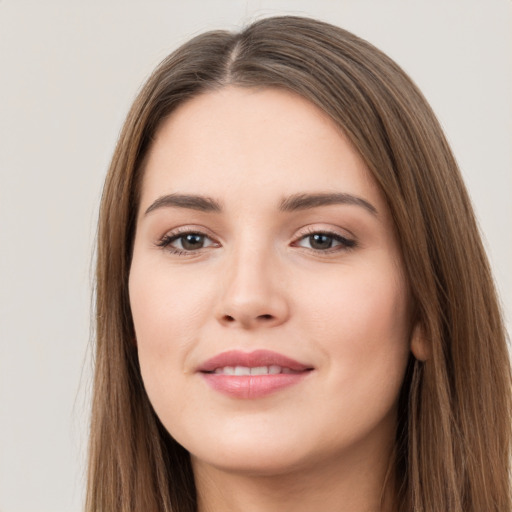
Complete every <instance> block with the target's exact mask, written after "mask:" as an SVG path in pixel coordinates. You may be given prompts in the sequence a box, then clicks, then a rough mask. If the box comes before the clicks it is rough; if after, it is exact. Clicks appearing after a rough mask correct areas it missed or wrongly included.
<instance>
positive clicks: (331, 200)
mask: <svg viewBox="0 0 512 512" xmlns="http://www.w3.org/2000/svg"><path fill="white" fill-rule="evenodd" d="M331 204H348V205H354V206H361V207H362V208H364V209H365V210H368V211H369V212H370V213H371V214H373V215H378V212H377V208H375V206H373V204H371V203H370V202H368V201H367V200H366V199H363V198H362V197H357V196H354V195H352V194H345V193H342V192H333V193H318V194H293V195H291V196H289V197H287V198H286V199H283V201H281V204H280V206H279V209H280V210H281V211H283V212H293V211H297V210H309V209H310V208H317V207H319V206H329V205H331Z"/></svg>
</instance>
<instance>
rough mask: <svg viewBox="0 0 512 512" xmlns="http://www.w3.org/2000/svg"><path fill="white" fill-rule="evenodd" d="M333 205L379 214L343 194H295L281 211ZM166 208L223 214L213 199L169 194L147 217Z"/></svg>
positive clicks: (367, 203) (150, 207)
mask: <svg viewBox="0 0 512 512" xmlns="http://www.w3.org/2000/svg"><path fill="white" fill-rule="evenodd" d="M332 204H344V205H354V206H360V207H362V208H364V209H365V210H367V211H368V212H370V213H371V214H373V215H377V214H378V212H377V208H375V206H373V204H371V203H370V202H368V201H367V200H366V199H363V198H361V197H357V196H354V195H352V194H345V193H342V192H335V193H316V194H307V193H299V194H293V195H291V196H289V197H286V198H285V199H283V200H282V201H281V203H280V205H279V210H280V211H282V212H293V211H298V210H309V209H312V208H318V207H320V206H329V205H332ZM164 207H174V208H186V209H191V210H198V211H201V212H213V213H221V212H222V206H221V204H220V203H219V202H218V201H217V200H216V199H213V198H212V197H208V196H201V195H194V194H167V195H165V196H161V197H159V198H158V199H156V200H155V201H154V202H153V203H152V204H151V205H150V206H149V208H148V209H147V210H146V212H145V215H147V214H148V213H150V212H152V211H154V210H157V209H158V208H164Z"/></svg>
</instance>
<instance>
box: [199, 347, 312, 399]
mask: <svg viewBox="0 0 512 512" xmlns="http://www.w3.org/2000/svg"><path fill="white" fill-rule="evenodd" d="M312 370H313V367H312V366H311V365H307V364H303V363H300V362H299V361H296V360H294V359H291V358H289V357H286V356H283V355H282V354H279V353H277V352H272V351H268V350H256V351H253V352H242V351H238V350H232V351H228V352H223V353H221V354H218V355H217V356H214V357H212V358H211V359H208V360H207V361H205V362H204V363H203V364H201V365H200V366H199V367H198V369H197V371H198V372H199V373H200V374H201V376H202V377H203V378H204V380H205V381H206V382H207V384H208V385H209V386H210V387H211V388H212V389H214V390H215V391H218V392H220V393H222V394H224V395H228V396H230V397H232V398H243V399H248V398H261V397H264V396H267V395H269V394H272V393H276V392H278V391H279V390H282V389H284V388H287V387H289V386H292V385H294V384H298V383H299V382H300V381H302V379H304V378H305V377H306V376H307V375H309V374H310V373H311V371H312Z"/></svg>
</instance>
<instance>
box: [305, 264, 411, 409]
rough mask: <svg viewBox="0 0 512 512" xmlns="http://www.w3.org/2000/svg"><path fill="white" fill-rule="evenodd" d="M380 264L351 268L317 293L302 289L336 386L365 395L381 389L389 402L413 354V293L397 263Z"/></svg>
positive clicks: (310, 325)
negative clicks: (410, 312)
mask: <svg viewBox="0 0 512 512" xmlns="http://www.w3.org/2000/svg"><path fill="white" fill-rule="evenodd" d="M376 268H378V269H379V272H376V271H373V272H372V271H371V270H372V268H362V269H354V268H351V269H347V271H346V272H345V275H344V276H342V277H341V278H340V277H339V276H338V278H337V279H335V280H334V279H330V280H326V282H325V285H324V286H323V287H318V286H317V292H316V293H311V291H310V292H309V293H308V294H306V293H305V290H303V291H302V295H303V296H304V297H308V302H307V303H305V304H304V307H305V311H308V312H309V319H310V324H309V327H308V325H307V324H306V323H304V325H303V329H306V330H307V329H310V330H312V332H311V336H314V337H315V338H316V339H317V340H318V343H319V346H320V348H321V349H322V350H323V352H324V354H325V359H326V361H328V364H329V365H330V366H331V367H332V368H331V370H332V371H331V372H330V375H331V376H332V379H331V382H332V385H333V387H334V386H341V388H342V389H351V390H353V391H354V395H353V396H354V397H355V396H356V395H357V393H356V391H357V390H359V391H360V393H361V395H360V397H362V396H363V395H368V396H370V397H371V394H372V393H373V394H375V393H377V394H378V393H379V392H381V393H383V394H384V395H386V400H387V401H388V402H389V401H391V400H393V399H394V398H395V395H397V393H398V390H399V388H400V385H401V383H402V379H403V375H404V371H405V367H406V364H407V360H408V357H409V343H408V335H409V332H408V331H409V319H408V316H409V315H408V309H409V308H408V301H409V299H408V295H407V292H406V286H405V282H404V280H403V279H402V278H401V276H400V273H399V272H398V271H397V269H395V268H392V267H390V268H386V271H382V265H381V266H378V267H377V266H376ZM316 284H317V285H319V284H320V283H318V281H317V282H316ZM320 288H321V289H320ZM303 318H305V315H303Z"/></svg>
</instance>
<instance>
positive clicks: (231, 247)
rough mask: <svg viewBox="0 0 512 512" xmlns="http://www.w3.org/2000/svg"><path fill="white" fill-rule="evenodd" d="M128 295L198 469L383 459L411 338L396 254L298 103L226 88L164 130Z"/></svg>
mask: <svg viewBox="0 0 512 512" xmlns="http://www.w3.org/2000/svg"><path fill="white" fill-rule="evenodd" d="M129 287H130V302H131V309H132V313H133V320H134V323H135V332H136V343H137V347H138V353H139V359H140V367H141V372H142V377H143V380H144V385H145V387H146V390H147V393H148V396H149V398H150V400H151V403H152V404H153V407H154V409H155V411H156V413H157V415H158V416H159V418H160V420H161V421H162V423H163V424H164V425H165V427H166V428H167V430H168V431H169V432H170V433H171V434H172V436H173V437H174V438H175V439H176V440H177V441H178V442H179V443H181V444H182V445H183V446H184V447H185V448H186V449H187V450H189V451H190V453H191V455H192V460H193V464H194V465H195V466H194V467H195V468H196V469H197V468H199V467H215V468H217V469H219V468H220V469H225V470H230V471H233V470H234V471H239V472H240V471H242V472H249V473H251V474H282V473H286V472H288V471H294V470H300V469H306V468H308V467H313V466H315V465H318V464H319V463H321V464H327V463H331V464H334V466H335V467H336V465H338V466H340V467H341V465H343V464H345V465H346V464H352V465H356V464H363V465H364V464H366V463H369V464H373V463H374V462H375V461H374V460H373V459H375V458H385V457H387V455H388V454H389V450H390V447H391V445H392V442H393V439H394V429H395V425H396V403H397V397H398V393H399V389H400V386H401V383H402V380H403V376H404V372H405V367H406V363H407V359H408V356H409V343H410V340H409V337H410V336H409V335H410V321H409V317H410V314H409V293H408V288H407V284H406V281H405V278H404V274H403V271H402V263H401V256H400V252H399V248H398V244H397V240H396V237H395V233H394V230H393V226H392V222H391V219H390V215H389V211H388V208H387V206H386V204H385V201H384V200H383V197H382V196H381V193H380V192H379V189H378V188H377V186H376V185H375V183H374V180H373V178H372V177H371V175H370V173H369V172H368V170H367V169H366V167H365V164H364V163H363V161H362V159H361V158H360V157H359V155H358V154H357V153H356V152H355V150H354V149H353V147H352V146H351V144H350V143H349V142H348V140H347V138H346V137H345V136H344V134H343V133H342V132H341V131H340V130H339V129H338V128H337V126H336V125H335V124H334V123H333V121H332V120H330V118H328V117H327V116H326V115H325V114H324V113H323V112H321V111H320V110H319V109H318V108H317V107H315V106H313V105H312V104H311V103H309V102H308V101H306V100H304V99H303V98H301V97H299V96H297V95H295V94H293V93H291V92H285V91H282V90H274V89H258V90H256V89H242V88H236V87H226V88H223V89H222V90H220V91H216V92H210V93H206V94H204V95H202V96H199V97H196V98H194V99H192V100H190V101H189V102H187V103H185V104H184V105H182V106H181V107H180V108H179V109H178V110H177V111H176V112H174V113H173V114H172V115H171V116H170V117H169V118H168V119H166V120H165V122H164V123H163V124H162V126H161V128H160V129H159V131H158V133H157V134H156V137H155V140H154V143H153V145H152V147H151V149H150V152H149V155H148V159H147V163H146V166H145V174H144V179H143V184H142V192H141V201H140V211H139V214H138V219H137V230H136V237H135V245H134V253H133V261H132V266H131V272H130V282H129ZM372 460H373V462H372Z"/></svg>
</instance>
